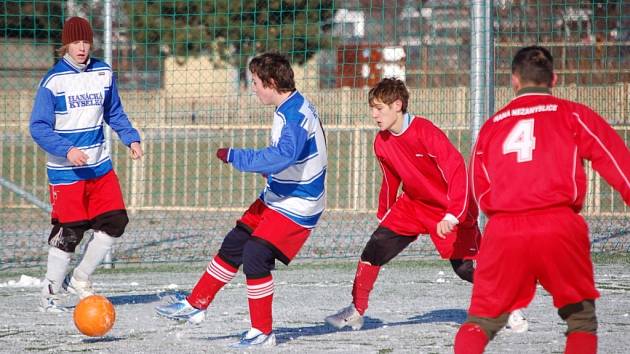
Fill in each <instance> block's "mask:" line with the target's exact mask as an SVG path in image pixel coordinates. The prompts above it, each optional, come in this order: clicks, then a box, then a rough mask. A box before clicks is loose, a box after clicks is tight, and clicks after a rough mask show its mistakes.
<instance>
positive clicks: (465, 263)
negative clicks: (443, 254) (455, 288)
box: [449, 259, 475, 283]
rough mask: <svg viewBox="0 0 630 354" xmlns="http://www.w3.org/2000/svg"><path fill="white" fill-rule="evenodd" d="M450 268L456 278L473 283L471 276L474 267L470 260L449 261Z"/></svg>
mask: <svg viewBox="0 0 630 354" xmlns="http://www.w3.org/2000/svg"><path fill="white" fill-rule="evenodd" d="M449 261H450V262H451V266H452V267H453V270H454V271H455V274H457V276H458V277H460V278H462V279H463V280H466V281H468V282H471V283H472V282H473V274H474V273H475V265H474V264H473V261H472V260H470V259H449Z"/></svg>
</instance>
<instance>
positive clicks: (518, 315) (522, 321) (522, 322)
mask: <svg viewBox="0 0 630 354" xmlns="http://www.w3.org/2000/svg"><path fill="white" fill-rule="evenodd" d="M505 328H506V329H507V330H509V331H512V332H514V333H525V332H527V329H528V328H529V323H527V318H525V314H524V313H523V310H521V309H519V310H514V311H512V313H511V314H510V317H508V321H507V324H506V325H505Z"/></svg>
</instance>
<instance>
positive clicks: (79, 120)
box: [30, 57, 140, 185]
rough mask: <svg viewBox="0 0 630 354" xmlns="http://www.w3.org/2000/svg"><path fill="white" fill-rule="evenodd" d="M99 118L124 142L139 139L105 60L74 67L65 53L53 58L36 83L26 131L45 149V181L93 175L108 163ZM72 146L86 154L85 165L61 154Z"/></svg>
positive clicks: (66, 181)
mask: <svg viewBox="0 0 630 354" xmlns="http://www.w3.org/2000/svg"><path fill="white" fill-rule="evenodd" d="M104 122H105V123H107V124H109V125H110V126H111V127H112V129H113V130H114V131H115V132H116V133H117V134H118V136H119V137H120V139H121V140H122V142H123V143H124V144H125V145H127V146H129V145H131V143H133V142H136V141H137V142H139V141H140V135H139V134H138V131H137V130H136V129H134V128H133V127H132V125H131V123H130V122H129V118H128V117H127V114H126V113H125V111H124V110H123V106H122V103H121V101H120V97H119V96H118V89H117V87H116V80H115V77H114V75H113V72H112V69H111V68H110V67H109V65H107V64H106V63H104V62H102V61H100V60H97V59H89V61H88V63H87V64H86V65H84V66H81V67H78V66H77V65H74V63H72V62H71V61H70V60H69V59H68V58H66V57H64V58H62V59H61V60H59V61H58V62H57V63H56V64H55V66H53V68H52V69H51V70H50V71H48V73H47V74H46V76H44V78H43V79H42V81H41V82H40V84H39V88H38V90H37V95H36V97H35V103H34V105H33V111H32V113H31V121H30V131H31V136H32V137H33V139H34V140H35V142H36V143H37V144H38V145H39V146H40V147H41V148H42V149H44V150H45V151H46V152H47V153H48V163H47V164H46V167H47V171H48V180H49V182H50V184H53V185H55V184H70V183H74V182H76V181H79V180H86V179H91V178H96V177H100V176H103V175H104V174H106V173H107V172H109V171H110V170H111V169H112V161H111V157H110V152H109V151H107V148H106V145H105V139H104V131H103V128H104V124H103V123H104ZM72 147H77V148H79V149H81V150H82V151H83V152H85V153H86V154H87V155H88V156H89V159H88V162H87V164H86V165H84V166H78V167H77V166H73V165H72V163H70V161H68V159H66V156H67V154H68V151H69V150H70V148H72Z"/></svg>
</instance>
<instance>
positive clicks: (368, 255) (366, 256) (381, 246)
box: [361, 226, 415, 266]
mask: <svg viewBox="0 0 630 354" xmlns="http://www.w3.org/2000/svg"><path fill="white" fill-rule="evenodd" d="M413 240H415V237H408V236H400V235H398V234H396V233H395V232H393V231H391V230H390V229H388V228H385V227H380V226H379V227H378V228H377V229H376V230H375V231H374V233H372V236H370V240H369V241H368V242H367V244H366V245H365V248H364V249H363V253H361V261H363V262H366V263H370V264H371V265H374V266H383V265H385V264H387V263H388V262H389V261H391V260H392V259H393V258H394V257H396V255H398V254H399V253H400V252H401V251H402V250H403V249H404V248H405V247H407V245H408V244H409V243H411V242H412V241H413Z"/></svg>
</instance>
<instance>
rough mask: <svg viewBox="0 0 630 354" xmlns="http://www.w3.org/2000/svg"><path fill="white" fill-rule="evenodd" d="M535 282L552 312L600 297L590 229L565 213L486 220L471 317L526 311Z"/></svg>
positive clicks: (551, 211) (558, 211) (555, 210)
mask: <svg viewBox="0 0 630 354" xmlns="http://www.w3.org/2000/svg"><path fill="white" fill-rule="evenodd" d="M537 283H540V285H542V286H543V287H544V288H545V289H546V290H547V291H548V292H549V293H550V294H551V296H552V297H553V304H554V306H555V307H556V308H561V307H563V306H565V305H568V304H574V303H578V302H581V301H583V300H586V299H596V298H598V297H599V292H598V291H597V289H595V282H594V278H593V263H592V262H591V256H590V242H589V238H588V226H587V225H586V222H585V221H584V218H582V216H581V215H579V214H576V213H575V212H573V211H572V210H570V209H569V208H562V209H553V210H544V211H537V212H530V213H527V214H519V215H514V214H512V215H507V214H501V215H495V216H492V217H490V219H489V221H488V224H487V226H486V229H485V231H484V239H483V247H481V251H480V252H479V256H478V257H477V268H476V269H475V281H474V283H473V291H472V300H471V303H470V309H469V313H470V314H471V315H474V316H479V317H490V318H494V317H497V316H500V315H501V314H504V313H509V312H511V311H513V310H516V309H519V308H523V307H526V306H527V305H528V304H529V303H530V302H531V300H532V299H533V297H534V294H535V292H536V284H537Z"/></svg>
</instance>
